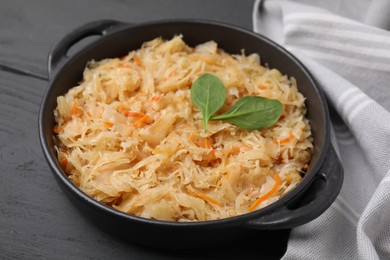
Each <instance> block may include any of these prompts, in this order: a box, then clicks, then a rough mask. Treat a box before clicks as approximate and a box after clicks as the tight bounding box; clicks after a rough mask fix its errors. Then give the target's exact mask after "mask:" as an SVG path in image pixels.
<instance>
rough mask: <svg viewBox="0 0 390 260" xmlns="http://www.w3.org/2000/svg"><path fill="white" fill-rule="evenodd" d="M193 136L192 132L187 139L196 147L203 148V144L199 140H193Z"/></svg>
mask: <svg viewBox="0 0 390 260" xmlns="http://www.w3.org/2000/svg"><path fill="white" fill-rule="evenodd" d="M194 136H195V134H194V132H192V133H191V134H190V136H189V137H188V139H189V140H190V141H191V142H193V143H194V144H196V145H197V146H199V147H203V146H204V142H202V141H201V140H200V139H199V138H194Z"/></svg>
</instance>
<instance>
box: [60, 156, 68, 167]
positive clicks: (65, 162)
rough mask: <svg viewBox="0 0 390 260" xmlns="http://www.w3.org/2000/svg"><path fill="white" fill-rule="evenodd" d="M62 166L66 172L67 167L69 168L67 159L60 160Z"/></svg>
mask: <svg viewBox="0 0 390 260" xmlns="http://www.w3.org/2000/svg"><path fill="white" fill-rule="evenodd" d="M60 165H61V168H62V169H63V170H65V169H66V166H68V159H66V158H65V157H64V158H62V159H61V160H60Z"/></svg>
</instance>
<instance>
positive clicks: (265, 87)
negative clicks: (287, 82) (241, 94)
mask: <svg viewBox="0 0 390 260" xmlns="http://www.w3.org/2000/svg"><path fill="white" fill-rule="evenodd" d="M259 89H261V90H265V89H268V87H267V86H260V87H259Z"/></svg>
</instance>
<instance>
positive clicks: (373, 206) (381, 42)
mask: <svg viewBox="0 0 390 260" xmlns="http://www.w3.org/2000/svg"><path fill="white" fill-rule="evenodd" d="M298 2H306V3H310V5H311V6H308V5H305V4H302V3H298ZM316 2H318V4H317V6H313V5H314V3H316ZM336 2H337V3H338V9H337V8H335V7H337V4H336ZM347 2H349V4H350V7H351V8H349V9H348V8H347V9H343V8H340V7H343V6H342V5H346V3H347ZM326 4H329V5H331V4H333V6H330V7H328V8H327V7H326ZM320 5H323V6H320ZM343 10H344V11H343ZM345 10H354V11H353V12H352V11H350V12H349V13H347V11H345ZM357 10H358V11H359V10H360V15H358V11H357ZM253 26H254V31H255V32H257V33H261V34H264V35H266V36H268V37H270V38H271V39H273V40H274V41H276V42H278V43H279V44H281V45H283V46H284V47H285V48H287V49H288V50H289V51H291V52H292V53H293V54H294V55H295V56H297V58H298V59H300V60H301V61H302V62H303V63H304V64H305V65H306V66H307V68H308V69H309V70H310V71H311V72H312V74H313V76H314V77H315V78H316V79H317V81H318V82H319V84H320V86H321V87H322V89H323V90H324V92H325V94H326V96H327V98H328V101H329V104H330V107H331V120H332V124H333V129H334V132H335V138H334V144H335V146H336V149H337V150H338V151H339V155H340V159H341V161H342V164H343V166H344V174H345V179H344V184H343V187H342V189H341V192H340V195H339V196H338V198H337V199H336V201H335V202H334V203H333V204H332V206H331V207H330V208H329V209H328V210H327V211H326V212H325V213H324V214H322V215H321V216H320V217H318V218H317V219H315V220H313V221H311V222H310V223H308V224H305V225H303V226H300V227H297V228H294V229H293V230H292V232H291V235H290V239H289V242H288V247H287V251H286V253H285V255H284V257H283V259H390V112H389V111H390V31H387V30H385V29H389V27H390V1H388V0H376V1H375V0H374V1H370V0H364V1H363V0H361V1H352V0H351V1H348V0H346V1H335V0H329V1H304V0H300V1H298V0H295V1H272V0H267V1H261V0H257V1H256V2H255V6H254V12H253ZM298 86H299V82H298Z"/></svg>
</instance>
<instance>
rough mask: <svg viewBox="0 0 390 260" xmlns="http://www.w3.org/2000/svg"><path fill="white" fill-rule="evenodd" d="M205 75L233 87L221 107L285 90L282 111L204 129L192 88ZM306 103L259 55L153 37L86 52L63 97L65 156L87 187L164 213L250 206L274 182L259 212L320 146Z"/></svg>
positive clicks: (206, 216) (60, 143)
mask: <svg viewBox="0 0 390 260" xmlns="http://www.w3.org/2000/svg"><path fill="white" fill-rule="evenodd" d="M205 72H208V73H212V74H214V75H216V76H218V77H219V78H220V79H221V80H222V81H223V83H224V84H225V86H226V89H227V99H226V103H225V105H224V107H223V108H222V109H221V111H220V112H225V111H226V110H227V109H228V108H229V107H231V106H232V105H233V104H234V102H235V101H236V100H237V99H238V98H239V97H241V96H245V95H258V96H263V97H267V98H273V99H278V100H279V101H280V102H281V103H282V104H283V113H282V116H281V118H280V119H279V121H278V122H277V123H276V124H275V125H273V126H272V127H269V128H267V129H262V130H245V129H241V128H239V127H237V126H235V125H232V124H229V123H226V122H222V121H210V122H209V130H208V132H204V130H203V123H202V120H199V117H201V113H200V111H199V110H197V109H196V107H195V106H194V105H193V104H192V103H191V100H190V88H191V84H192V82H194V81H195V80H196V79H197V78H198V77H199V76H200V75H201V74H203V73H205ZM304 101H305V98H304V96H303V95H302V94H301V93H300V92H299V91H298V88H297V84H296V81H295V80H294V78H289V77H288V76H286V75H283V74H281V72H280V71H278V70H277V69H271V68H267V67H265V66H262V65H261V64H260V57H259V55H258V54H250V55H246V54H245V53H244V51H242V53H240V54H235V55H230V54H228V53H226V52H225V51H224V50H222V49H220V48H218V46H217V43H216V42H213V41H209V42H206V43H203V44H200V45H198V46H195V48H192V47H190V46H188V45H187V44H186V43H185V42H184V41H183V38H182V36H181V35H178V36H175V37H173V38H172V39H170V40H164V39H162V38H156V39H153V40H151V41H149V42H145V43H144V44H143V45H142V47H141V48H140V49H137V50H134V51H131V52H129V53H128V55H126V56H124V57H122V58H111V59H104V60H101V61H90V62H89V63H88V64H87V66H86V68H85V71H84V74H83V80H82V81H81V83H80V84H79V85H77V86H74V87H72V88H71V89H70V90H69V91H68V92H67V93H66V94H65V95H63V96H59V97H58V98H57V104H58V105H57V108H56V109H55V111H54V116H55V121H56V125H55V127H54V132H55V134H56V141H57V145H56V149H57V153H58V160H59V162H60V164H61V166H62V168H63V169H64V171H65V172H66V174H67V175H68V176H69V178H70V179H71V180H72V181H73V182H74V183H75V184H76V185H77V186H78V187H79V188H80V189H81V190H82V191H83V192H85V193H86V194H88V195H89V196H91V197H92V198H94V199H95V200H97V201H99V202H101V203H104V204H106V205H109V206H111V207H113V208H115V209H117V210H119V211H122V212H126V213H128V214H133V215H136V216H140V217H144V218H151V219H158V220H167V221H206V220H216V219H222V218H228V217H232V216H236V215H240V214H245V213H248V212H249V211H250V207H251V205H254V203H255V202H256V200H258V199H262V197H263V196H264V195H266V194H267V193H269V192H270V191H272V194H268V195H267V198H266V197H263V199H264V200H263V201H261V203H259V202H260V201H259V202H258V203H259V204H258V205H257V206H256V207H255V209H260V208H263V207H265V206H267V205H269V204H271V203H273V202H275V201H276V200H278V199H279V198H281V197H282V196H284V195H285V194H286V193H287V192H289V191H291V190H292V189H293V188H294V187H296V186H297V184H298V183H299V182H300V181H301V179H302V176H303V175H304V173H305V171H306V169H307V166H308V164H309V162H310V159H311V155H312V151H313V139H312V136H311V129H310V125H309V123H308V120H307V118H306V117H305V113H306V108H305V104H304ZM275 174H277V175H278V176H277V177H278V183H276V180H275ZM279 182H280V183H279ZM265 198H266V199H265ZM255 205H256V204H255Z"/></svg>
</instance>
